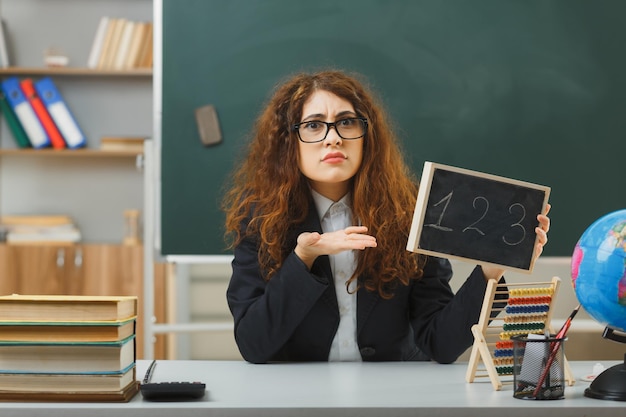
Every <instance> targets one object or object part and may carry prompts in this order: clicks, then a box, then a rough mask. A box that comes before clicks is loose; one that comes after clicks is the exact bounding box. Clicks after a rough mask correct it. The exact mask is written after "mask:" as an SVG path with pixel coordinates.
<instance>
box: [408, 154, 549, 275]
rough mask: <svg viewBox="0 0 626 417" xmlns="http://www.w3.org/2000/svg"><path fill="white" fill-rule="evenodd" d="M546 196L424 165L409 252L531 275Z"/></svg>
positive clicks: (513, 183) (524, 185)
mask: <svg viewBox="0 0 626 417" xmlns="http://www.w3.org/2000/svg"><path fill="white" fill-rule="evenodd" d="M444 187H445V188H444ZM450 187H451V188H450ZM478 192H480V193H478ZM454 193H456V195H455V194H454ZM472 196H473V199H472ZM549 196H550V187H547V186H543V185H538V184H533V183H529V182H524V181H518V180H514V179H510V178H505V177H500V176H496V175H491V174H485V173H482V172H477V171H472V170H468V169H464V168H459V167H453V166H448V165H443V164H437V163H433V162H428V161H427V162H425V163H424V169H423V172H422V177H421V181H420V187H419V192H418V196H417V201H416V204H415V211H414V214H413V222H412V224H411V231H410V233H409V238H408V242H407V250H409V251H412V252H417V253H422V254H426V255H434V256H441V257H447V258H455V259H459V260H462V261H472V262H476V263H479V264H487V265H494V266H498V267H501V268H505V269H509V270H515V271H518V272H522V273H531V272H532V270H533V267H534V259H533V252H534V247H535V243H536V241H537V236H536V234H535V232H534V226H535V224H538V223H537V222H536V215H537V214H539V213H541V212H543V211H544V209H545V207H546V204H547V202H548V198H549ZM453 199H454V200H453ZM470 199H471V201H470ZM494 200H495V201H494ZM520 201H522V202H520ZM468 204H469V206H468ZM449 206H450V207H451V208H450V207H449ZM527 206H528V207H529V208H530V210H527V209H526V207H527ZM459 207H460V208H461V209H462V211H459ZM467 208H469V210H465V209H467ZM448 209H450V211H449V212H448V214H449V213H452V216H450V217H447V218H446V220H448V221H449V222H450V219H451V218H452V219H453V220H452V221H451V223H450V224H448V225H446V224H445V221H446V220H444V219H443V218H444V213H445V212H446V210H448ZM537 209H538V210H537ZM470 211H471V213H469V212H470ZM535 212H536V213H535ZM437 213H440V214H437ZM435 218H436V219H437V220H436V221H433V219H435ZM468 218H469V219H474V220H476V221H468V220H467V219H468ZM512 218H516V219H517V220H511V219H512ZM442 221H443V222H444V223H442ZM426 222H429V223H426ZM452 223H454V224H452ZM513 236H515V237H513ZM530 236H535V238H534V239H531V238H530Z"/></svg>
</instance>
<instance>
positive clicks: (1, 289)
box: [0, 244, 166, 358]
mask: <svg viewBox="0 0 626 417" xmlns="http://www.w3.org/2000/svg"><path fill="white" fill-rule="evenodd" d="M0 274H1V275H2V279H0V294H12V293H16V294H45V295H49V294H66V295H136V296H138V308H139V314H138V318H137V357H138V358H141V357H142V354H143V330H142V329H143V323H144V320H145V319H146V318H145V317H143V246H141V245H135V246H124V245H107V244H80V245H58V246H57V245H7V244H2V245H0ZM164 280H165V264H155V316H156V318H157V320H158V321H160V322H163V321H165V313H166V311H165V307H166V306H165V284H164ZM165 350H166V343H165V336H163V335H159V336H157V341H156V344H155V357H156V358H165V357H166V351H165Z"/></svg>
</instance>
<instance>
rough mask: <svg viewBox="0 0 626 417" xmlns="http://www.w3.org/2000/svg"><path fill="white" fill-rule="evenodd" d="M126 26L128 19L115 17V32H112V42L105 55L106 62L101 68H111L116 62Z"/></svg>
mask: <svg viewBox="0 0 626 417" xmlns="http://www.w3.org/2000/svg"><path fill="white" fill-rule="evenodd" d="M125 26H126V19H115V26H114V30H113V33H112V34H111V43H110V45H109V48H108V49H107V51H106V55H105V56H104V62H103V64H102V66H101V67H100V69H105V70H111V69H113V65H114V64H115V57H116V56H117V51H118V49H119V47H120V41H121V40H122V33H123V32H124V27H125Z"/></svg>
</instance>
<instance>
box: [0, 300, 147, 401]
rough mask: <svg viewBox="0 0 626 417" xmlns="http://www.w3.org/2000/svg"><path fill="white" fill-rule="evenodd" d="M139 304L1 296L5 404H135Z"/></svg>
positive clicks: (0, 374) (0, 395)
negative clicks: (129, 402)
mask: <svg viewBox="0 0 626 417" xmlns="http://www.w3.org/2000/svg"><path fill="white" fill-rule="evenodd" d="M136 316H137V297H132V296H120V297H105V296H26V295H10V296H2V297H0V318H1V321H0V400H14V401H22V400H26V401H48V400H50V401H81V402H85V401H114V402H126V401H129V400H130V399H131V398H132V397H133V396H134V395H135V394H136V393H137V392H138V384H137V381H136V375H135V358H136V353H135V320H136Z"/></svg>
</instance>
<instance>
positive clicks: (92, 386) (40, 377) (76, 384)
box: [0, 366, 136, 393]
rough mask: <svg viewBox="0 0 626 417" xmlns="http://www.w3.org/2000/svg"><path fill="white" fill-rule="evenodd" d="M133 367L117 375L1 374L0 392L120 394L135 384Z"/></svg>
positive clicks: (134, 369)
mask: <svg viewBox="0 0 626 417" xmlns="http://www.w3.org/2000/svg"><path fill="white" fill-rule="evenodd" d="M135 379H136V368H135V367H134V366H133V367H131V368H129V369H128V370H126V372H123V373H117V374H56V373H34V374H25V373H0V392H3V391H8V392H15V391H17V392H30V393H41V392H45V393H51V392H58V391H59V389H60V388H61V387H62V388H63V390H65V391H69V392H103V391H104V392H119V391H121V390H123V389H124V388H126V387H127V386H128V385H129V384H131V383H133V382H135Z"/></svg>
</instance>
